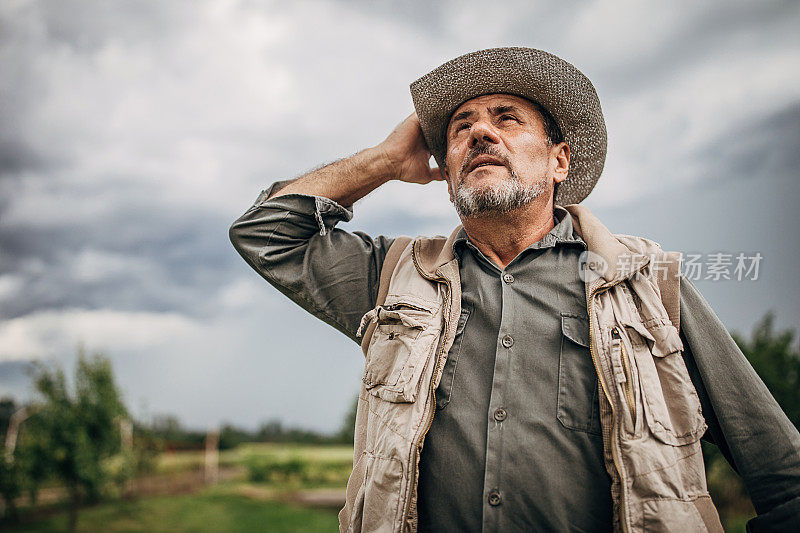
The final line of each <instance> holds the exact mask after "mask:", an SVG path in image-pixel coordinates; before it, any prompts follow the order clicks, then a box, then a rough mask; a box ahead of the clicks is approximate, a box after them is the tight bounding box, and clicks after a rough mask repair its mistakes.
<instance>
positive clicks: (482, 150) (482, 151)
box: [459, 143, 512, 174]
mask: <svg viewBox="0 0 800 533" xmlns="http://www.w3.org/2000/svg"><path fill="white" fill-rule="evenodd" d="M479 155H490V156H492V157H496V158H497V159H499V160H500V161H502V162H503V164H504V165H505V166H506V167H507V168H508V169H509V170H512V169H511V164H510V163H509V162H508V159H506V157H505V156H503V154H501V153H499V152H497V151H496V150H495V149H494V148H493V147H492V145H490V144H487V143H482V144H479V145H476V146H475V147H474V148H473V149H472V150H470V152H469V154H467V157H466V159H464V164H463V165H461V172H460V173H459V174H463V173H464V172H466V170H467V168H469V166H470V165H471V164H472V161H474V160H475V158H476V157H478V156H479Z"/></svg>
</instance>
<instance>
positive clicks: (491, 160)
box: [467, 155, 506, 173]
mask: <svg viewBox="0 0 800 533" xmlns="http://www.w3.org/2000/svg"><path fill="white" fill-rule="evenodd" d="M490 165H493V166H500V167H504V166H506V164H505V162H503V161H502V160H500V159H498V158H496V157H493V156H490V155H479V156H478V157H476V158H475V159H473V160H472V162H471V163H470V164H469V166H468V167H467V173H470V172H472V171H473V170H475V169H476V168H479V167H485V166H490Z"/></svg>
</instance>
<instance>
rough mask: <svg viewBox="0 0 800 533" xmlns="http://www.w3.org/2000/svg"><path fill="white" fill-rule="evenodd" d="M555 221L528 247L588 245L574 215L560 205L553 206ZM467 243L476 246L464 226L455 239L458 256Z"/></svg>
mask: <svg viewBox="0 0 800 533" xmlns="http://www.w3.org/2000/svg"><path fill="white" fill-rule="evenodd" d="M553 223H554V224H555V225H554V226H553V229H551V230H550V231H549V232H548V233H547V235H545V236H544V237H542V239H541V240H539V241H537V242H535V243H533V244H531V245H530V246H528V248H526V249H527V250H538V249H541V248H554V247H555V246H556V245H558V244H566V243H577V244H581V245H583V247H584V248H585V247H586V243H585V242H584V241H583V239H581V237H580V236H579V235H578V234H577V233H576V232H575V228H574V227H573V225H572V215H570V214H569V211H567V210H566V209H564V208H563V207H561V206H560V205H555V206H553ZM467 244H469V245H471V246H474V244H472V243H471V242H469V237H468V236H467V232H466V230H464V228H463V227H462V228H461V229H460V230H459V231H458V234H457V235H456V238H455V240H454V241H453V253H454V254H455V255H456V256H458V255H459V251H460V249H461V248H462V247H463V246H465V245H467Z"/></svg>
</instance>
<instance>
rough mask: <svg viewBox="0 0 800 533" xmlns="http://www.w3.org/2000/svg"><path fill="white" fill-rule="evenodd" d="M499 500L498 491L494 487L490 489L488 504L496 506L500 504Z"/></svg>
mask: <svg viewBox="0 0 800 533" xmlns="http://www.w3.org/2000/svg"><path fill="white" fill-rule="evenodd" d="M500 502H501V500H500V493H499V492H498V491H497V490H496V489H493V490H491V491H490V492H489V505H491V506H493V507H497V506H498V505H500Z"/></svg>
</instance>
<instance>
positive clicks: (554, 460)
mask: <svg viewBox="0 0 800 533" xmlns="http://www.w3.org/2000/svg"><path fill="white" fill-rule="evenodd" d="M282 183H285V182H278V183H276V184H275V185H273V186H272V187H271V188H270V189H268V190H266V191H264V192H263V193H262V194H261V195H260V196H259V198H258V200H257V201H256V203H255V204H254V205H253V206H252V207H251V208H250V209H249V210H248V211H247V212H245V214H244V215H242V216H241V217H240V218H239V219H238V220H237V221H236V222H235V223H234V224H233V226H232V227H231V230H230V236H231V240H232V242H233V243H234V246H235V247H236V249H237V250H238V251H239V253H240V254H241V255H242V257H243V258H244V259H245V260H246V261H247V262H248V263H249V264H250V265H251V266H252V267H253V268H254V269H255V270H256V271H257V272H258V273H259V274H260V275H261V276H263V277H264V278H265V279H266V280H267V281H268V282H270V283H271V284H272V285H273V286H275V287H276V288H277V289H278V290H279V291H281V292H282V293H283V294H285V295H286V296H288V297H289V298H291V299H292V300H293V301H294V302H296V303H297V304H299V305H301V306H302V307H303V308H304V309H306V310H307V311H309V312H310V313H312V314H314V315H315V316H317V317H318V318H320V319H321V320H323V321H325V322H326V323H328V324H330V325H332V326H333V327H335V328H336V329H338V330H339V331H341V332H342V333H344V334H345V335H347V336H348V337H350V338H351V339H353V340H354V341H355V342H359V339H358V338H357V337H356V331H357V329H358V326H359V323H360V320H361V317H362V316H363V315H364V314H365V313H366V312H367V311H369V310H370V309H372V308H373V307H374V306H375V303H376V300H377V291H378V280H379V276H380V271H381V267H382V264H383V259H384V257H385V255H386V252H387V250H388V249H389V246H390V245H391V243H392V242H393V239H392V238H388V237H383V236H380V237H370V236H369V235H366V234H365V233H362V232H358V231H355V232H347V231H344V230H342V229H339V228H336V227H335V226H336V224H337V223H338V222H340V221H348V220H350V219H351V218H352V216H353V213H352V210H351V209H348V208H345V207H342V206H340V205H339V204H337V203H336V202H334V201H332V200H329V199H327V198H323V197H317V196H309V195H301V194H289V195H285V196H279V197H276V198H273V199H270V200H267V198H268V197H269V195H270V194H271V193H272V191H273V190H276V187H280V186H281V184H282ZM554 215H555V221H556V222H557V223H556V225H555V227H554V228H553V230H552V231H551V232H550V233H548V234H547V235H546V236H545V238H543V239H542V240H541V241H539V242H538V243H535V244H534V245H532V246H530V247H529V248H528V249H526V250H525V251H523V252H522V253H521V254H520V255H519V256H518V257H517V258H515V259H514V261H512V263H510V264H509V265H508V266H507V267H506V268H505V269H504V270H500V269H499V268H498V267H497V266H496V265H494V264H493V263H492V262H491V261H489V260H488V259H486V257H485V256H483V254H481V253H480V251H478V250H477V248H475V247H474V246H473V245H472V244H471V243H470V241H469V240H468V239H467V238H466V236H465V235H464V234H463V233H462V235H461V236H460V238H459V239H457V240H456V242H455V243H454V247H455V252H456V254H457V256H458V257H459V265H460V274H461V282H462V294H463V296H462V309H463V312H462V315H461V317H460V320H459V327H458V332H457V336H456V339H455V342H454V343H453V347H452V348H451V350H450V352H449V354H448V359H447V362H446V364H445V368H444V374H443V377H442V380H441V382H440V384H439V386H438V388H437V390H436V400H437V406H438V408H437V412H436V415H435V416H434V421H433V425H432V427H431V429H430V431H429V433H428V435H427V437H426V440H425V442H424V447H423V452H422V455H421V464H420V484H419V491H420V498H419V511H420V528H421V529H423V530H424V529H430V530H436V531H482V530H483V531H525V530H556V531H567V530H583V531H602V530H608V529H610V528H611V495H610V488H609V483H610V481H609V478H608V475H607V474H606V473H605V470H604V466H603V458H602V438H601V436H600V434H599V433H600V426H599V417H598V413H597V410H598V390H597V377H596V375H595V373H594V368H593V366H592V364H591V358H590V357H589V354H588V347H587V346H588V322H587V314H586V302H585V293H584V285H583V282H582V281H581V280H580V279H579V277H578V256H579V255H580V253H581V251H583V250H585V244H584V243H583V241H582V240H581V239H580V237H578V236H577V235H576V234H575V233H574V231H573V228H572V222H571V218H570V215H569V213H567V212H566V210H563V209H561V208H559V207H556V209H555V212H554ZM681 336H682V340H683V342H684V347H685V351H684V358H685V361H686V364H687V368H688V369H689V373H690V376H691V377H692V382H693V383H694V385H695V388H696V389H697V392H698V395H699V396H700V400H701V404H702V406H703V414H704V416H705V418H706V421H707V423H708V425H709V431H708V432H707V433H706V436H705V438H706V439H707V440H711V441H712V442H715V443H716V444H717V445H718V446H719V447H720V449H721V451H722V452H723V454H724V455H725V456H726V458H727V459H728V461H729V462H730V463H731V465H732V466H733V467H734V468H735V469H737V470H738V472H739V473H740V475H741V476H742V479H743V480H744V483H745V486H746V488H747V490H748V492H749V494H750V495H751V498H752V500H753V503H754V506H755V508H756V511H757V512H758V513H759V516H758V517H757V518H755V519H753V520H752V521H751V522H750V527H751V528H753V530H761V528H766V529H763V530H780V528H782V527H787V528H791V527H793V525H794V524H795V522H794V521H795V520H796V519H797V517H798V516H800V434H798V432H797V430H796V429H795V428H794V426H792V424H791V423H790V422H789V420H788V419H787V418H786V416H785V415H784V414H783V412H782V411H781V409H780V407H778V405H777V403H776V402H775V401H774V399H772V396H771V395H770V394H769V391H767V389H766V387H765V386H764V384H763V383H762V382H761V380H760V379H759V378H758V376H757V375H756V374H755V372H754V371H753V369H752V367H751V366H750V364H749V363H748V362H747V360H746V359H745V358H744V356H743V355H742V353H741V351H740V350H739V349H738V347H737V346H736V344H735V342H734V341H733V339H732V338H731V337H730V335H729V334H728V332H727V330H726V329H725V328H724V326H723V325H722V323H721V322H720V321H719V319H718V318H717V317H716V315H715V314H714V312H713V310H712V309H711V308H710V306H708V303H707V302H706V301H705V299H704V298H703V297H702V296H701V295H700V293H699V292H698V291H697V289H696V288H695V287H694V285H693V284H692V283H691V282H690V281H689V280H687V279H686V278H685V277H682V278H681ZM787 530H791V529H787Z"/></svg>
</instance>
